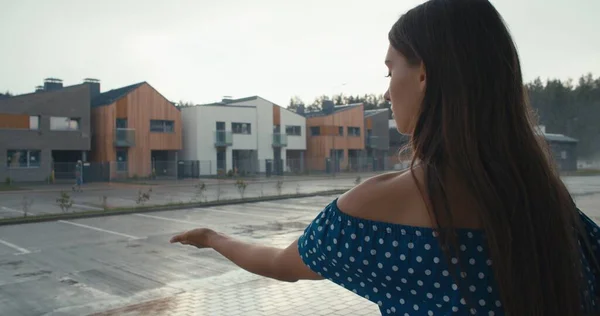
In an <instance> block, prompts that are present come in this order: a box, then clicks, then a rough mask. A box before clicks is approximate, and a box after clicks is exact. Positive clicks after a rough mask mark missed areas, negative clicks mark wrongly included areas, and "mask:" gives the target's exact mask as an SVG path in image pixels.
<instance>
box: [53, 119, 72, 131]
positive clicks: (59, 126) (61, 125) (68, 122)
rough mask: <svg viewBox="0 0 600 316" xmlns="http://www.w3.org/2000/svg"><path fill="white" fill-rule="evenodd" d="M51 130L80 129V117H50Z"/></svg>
mask: <svg viewBox="0 0 600 316" xmlns="http://www.w3.org/2000/svg"><path fill="white" fill-rule="evenodd" d="M50 130H53V131H78V130H79V119H78V118H71V117H56V116H52V117H50Z"/></svg>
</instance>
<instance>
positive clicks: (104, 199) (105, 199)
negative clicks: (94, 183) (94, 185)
mask: <svg viewBox="0 0 600 316" xmlns="http://www.w3.org/2000/svg"><path fill="white" fill-rule="evenodd" d="M101 199H102V201H101V202H102V209H103V210H105V211H107V210H108V208H109V207H108V196H106V195H103V196H102V198H101Z"/></svg>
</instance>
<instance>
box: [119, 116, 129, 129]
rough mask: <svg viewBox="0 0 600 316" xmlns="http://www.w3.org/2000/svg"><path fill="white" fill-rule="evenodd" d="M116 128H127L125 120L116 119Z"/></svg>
mask: <svg viewBox="0 0 600 316" xmlns="http://www.w3.org/2000/svg"><path fill="white" fill-rule="evenodd" d="M116 126H117V128H127V119H122V118H118V119H117V121H116Z"/></svg>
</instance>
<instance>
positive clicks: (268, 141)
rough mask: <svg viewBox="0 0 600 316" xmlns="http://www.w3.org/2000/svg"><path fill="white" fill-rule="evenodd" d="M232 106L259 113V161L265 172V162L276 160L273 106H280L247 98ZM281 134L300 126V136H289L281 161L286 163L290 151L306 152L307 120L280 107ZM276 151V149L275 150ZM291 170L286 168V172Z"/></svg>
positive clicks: (234, 102) (233, 103)
mask: <svg viewBox="0 0 600 316" xmlns="http://www.w3.org/2000/svg"><path fill="white" fill-rule="evenodd" d="M228 104H231V105H239V106H254V107H256V110H257V113H258V126H259V128H258V133H259V134H260V135H261V137H260V138H259V142H258V160H259V164H260V172H264V171H265V160H266V159H274V158H275V157H274V156H275V155H274V148H273V136H272V135H273V128H274V126H273V106H278V105H276V104H274V103H273V102H271V101H269V100H266V99H263V98H261V97H255V98H246V99H245V100H244V99H242V100H239V101H236V100H233V102H229V103H228ZM279 112H280V115H281V116H280V120H281V125H280V128H281V130H280V133H282V134H285V133H286V126H289V125H295V126H300V130H301V132H300V135H297V136H292V135H288V136H287V146H285V147H282V148H281V159H282V160H283V161H284V162H286V161H287V155H286V152H287V151H288V150H302V151H304V150H306V118H305V117H304V116H302V115H299V114H296V113H294V112H292V111H289V110H287V109H286V108H283V107H280V111H279ZM275 150H276V149H275ZM288 169H289V168H288V167H287V166H286V168H285V170H288Z"/></svg>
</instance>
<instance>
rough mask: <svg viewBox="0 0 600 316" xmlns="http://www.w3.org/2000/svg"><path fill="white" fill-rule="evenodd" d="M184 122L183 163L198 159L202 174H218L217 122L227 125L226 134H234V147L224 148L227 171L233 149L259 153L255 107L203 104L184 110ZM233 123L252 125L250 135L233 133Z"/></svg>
mask: <svg viewBox="0 0 600 316" xmlns="http://www.w3.org/2000/svg"><path fill="white" fill-rule="evenodd" d="M181 117H182V119H183V150H182V152H181V156H182V159H183V160H199V161H200V174H201V175H209V174H212V175H214V174H217V147H216V146H215V132H216V130H217V122H224V125H225V131H226V132H227V133H231V138H232V144H231V146H226V147H224V148H225V161H226V165H225V168H226V170H232V169H233V160H232V157H233V151H234V150H257V148H258V146H257V144H258V143H259V137H263V138H264V137H265V136H263V135H260V133H259V132H258V131H257V129H258V124H257V111H256V108H255V107H247V106H246V107H242V106H234V105H227V106H225V105H215V106H213V105H201V106H194V107H187V108H182V109H181ZM232 123H246V124H250V133H249V134H236V133H232Z"/></svg>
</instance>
